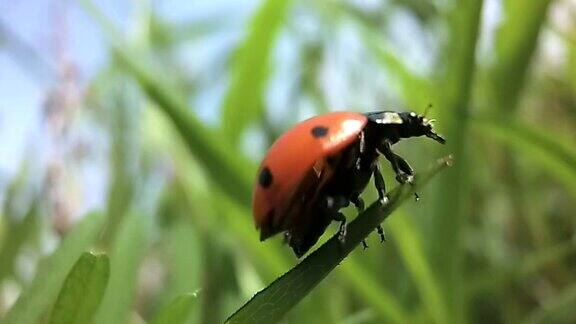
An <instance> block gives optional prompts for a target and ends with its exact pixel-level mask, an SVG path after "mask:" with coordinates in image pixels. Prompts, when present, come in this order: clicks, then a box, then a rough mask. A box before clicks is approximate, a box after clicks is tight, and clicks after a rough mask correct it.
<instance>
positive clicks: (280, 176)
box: [252, 112, 367, 240]
mask: <svg viewBox="0 0 576 324" xmlns="http://www.w3.org/2000/svg"><path fill="white" fill-rule="evenodd" d="M366 122H367V117H366V116H365V115H362V114H359V113H354V112H332V113H328V114H325V115H321V116H316V117H313V118H310V119H308V120H306V121H303V122H302V123H300V124H298V125H296V126H295V127H294V128H292V129H290V130H289V131H287V132H286V133H284V134H283V135H282V136H281V137H280V138H278V140H277V141H276V142H275V143H274V144H273V145H272V147H271V148H270V150H269V151H268V153H267V154H266V157H265V158H264V160H263V161H262V163H261V165H260V168H259V173H258V177H257V183H256V185H255V189H254V196H253V197H254V198H253V203H252V208H253V214H254V221H255V223H256V226H257V227H258V228H259V229H260V230H261V240H265V239H266V238H268V237H270V236H272V235H274V234H277V233H279V232H282V231H285V230H288V229H289V227H290V225H291V224H292V223H293V222H294V221H295V219H294V218H295V217H298V213H299V212H300V211H301V209H302V206H301V202H299V201H298V198H299V197H300V196H301V195H302V194H303V192H305V191H306V190H309V189H312V190H313V189H314V188H310V187H311V186H312V187H313V186H319V182H322V181H325V180H326V179H328V178H329V176H330V172H331V171H333V170H330V169H329V168H327V167H326V163H325V159H326V158H327V157H329V156H331V155H333V154H336V153H338V152H340V151H341V150H342V149H344V148H345V147H347V146H348V145H350V144H351V143H352V142H354V141H356V140H357V139H358V135H359V134H360V132H361V131H362V129H363V128H364V126H365V125H366ZM310 177H312V178H316V179H309V178H310ZM315 180H316V181H315ZM311 181H312V182H311ZM313 183H314V185H313Z"/></svg>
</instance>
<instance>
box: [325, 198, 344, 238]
mask: <svg viewBox="0 0 576 324" xmlns="http://www.w3.org/2000/svg"><path fill="white" fill-rule="evenodd" d="M348 205H350V201H349V200H348V199H346V198H345V197H342V196H337V197H332V196H327V197H326V200H325V202H324V208H325V210H326V212H327V213H328V214H329V215H330V216H331V217H332V219H333V220H334V221H337V222H340V229H339V230H338V240H340V242H344V241H345V240H346V216H344V214H342V213H341V212H339V210H340V208H342V207H346V206H348Z"/></svg>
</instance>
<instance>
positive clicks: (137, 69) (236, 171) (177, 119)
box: [78, 0, 255, 205]
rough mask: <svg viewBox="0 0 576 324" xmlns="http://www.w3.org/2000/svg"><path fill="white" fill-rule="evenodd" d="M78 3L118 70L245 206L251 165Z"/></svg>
mask: <svg viewBox="0 0 576 324" xmlns="http://www.w3.org/2000/svg"><path fill="white" fill-rule="evenodd" d="M78 2H79V3H80V5H81V6H82V7H83V8H84V9H85V10H86V12H87V13H88V14H90V15H91V16H93V18H94V19H95V21H96V22H97V23H98V24H99V25H100V26H101V28H102V29H103V30H104V31H105V34H106V35H107V36H108V37H109V39H110V41H111V45H112V48H113V50H114V52H115V54H116V56H117V58H119V60H120V61H121V63H122V67H123V68H124V69H125V70H126V71H127V72H128V73H129V74H131V75H132V76H134V77H135V79H136V80H137V82H138V83H139V85H140V87H141V88H142V89H143V90H144V91H145V93H146V94H147V95H148V97H149V98H150V99H151V100H152V101H153V102H154V103H156V104H157V106H158V108H160V109H161V110H162V111H163V112H164V113H165V114H166V115H167V116H168V117H169V118H170V120H171V121H172V123H173V124H174V126H175V128H176V129H177V130H178V132H179V134H180V136H182V138H183V139H184V141H185V143H186V145H187V147H188V149H189V150H190V152H191V153H193V154H194V155H195V157H196V158H197V159H198V160H199V161H200V162H202V164H203V165H204V167H205V169H206V171H207V172H208V173H209V174H210V176H211V178H212V179H213V180H214V181H215V182H216V183H217V184H218V185H220V187H221V188H223V190H224V191H225V192H226V193H227V194H228V195H230V197H232V198H234V199H235V200H236V201H238V202H240V203H241V204H244V205H249V204H250V201H251V193H252V188H251V183H252V178H253V175H254V174H255V170H254V165H252V164H251V163H250V162H249V161H248V160H247V159H246V157H245V156H243V155H242V154H240V153H238V150H237V149H236V148H235V147H234V146H232V145H229V144H228V142H227V141H225V140H223V138H222V136H221V134H220V133H218V132H216V131H214V130H213V129H209V128H207V127H206V126H205V125H204V124H203V123H202V122H200V121H199V120H198V119H197V118H196V117H195V116H194V114H193V113H191V111H190V109H189V107H188V106H187V104H186V100H185V98H184V97H183V96H182V95H181V94H180V93H178V92H177V91H175V90H174V89H173V87H171V86H169V83H168V82H166V81H164V80H162V75H163V73H158V72H157V71H156V69H154V68H153V67H152V63H149V62H148V61H146V60H143V59H142V57H141V55H138V54H137V53H136V52H135V51H133V50H132V49H130V48H129V47H127V46H126V45H125V43H124V42H123V41H122V37H121V35H120V33H119V31H118V29H117V28H116V26H114V25H113V24H112V23H111V22H110V20H109V19H107V18H106V17H105V16H104V15H103V14H102V12H101V11H100V10H99V9H98V8H96V7H95V6H94V5H93V4H92V2H91V1H89V0H78Z"/></svg>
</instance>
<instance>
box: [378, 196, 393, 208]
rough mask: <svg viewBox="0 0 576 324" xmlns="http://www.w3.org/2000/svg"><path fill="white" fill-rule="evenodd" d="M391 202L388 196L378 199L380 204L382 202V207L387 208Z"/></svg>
mask: <svg viewBox="0 0 576 324" xmlns="http://www.w3.org/2000/svg"><path fill="white" fill-rule="evenodd" d="M389 201H390V199H388V196H384V197H382V198H380V199H378V202H380V205H382V206H386V205H387V204H388V202H389Z"/></svg>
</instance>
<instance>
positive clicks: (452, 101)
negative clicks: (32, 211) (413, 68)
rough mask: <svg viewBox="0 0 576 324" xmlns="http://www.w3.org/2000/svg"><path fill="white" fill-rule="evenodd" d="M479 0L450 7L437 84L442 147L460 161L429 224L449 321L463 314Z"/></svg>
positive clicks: (443, 183)
mask: <svg viewBox="0 0 576 324" xmlns="http://www.w3.org/2000/svg"><path fill="white" fill-rule="evenodd" d="M482 7H483V1H482V0H468V1H457V2H455V3H454V6H452V7H451V10H450V11H449V17H448V23H449V25H448V26H449V39H448V40H447V44H446V48H445V51H444V59H445V60H447V62H449V63H447V65H446V71H443V73H444V75H443V77H442V78H440V82H439V83H438V84H437V86H438V90H437V91H438V93H440V94H442V96H441V97H440V98H439V105H438V106H439V107H438V110H437V111H438V119H439V120H440V121H441V124H439V126H440V131H442V132H443V133H445V135H446V138H447V139H448V141H447V145H446V149H447V150H449V152H451V153H453V154H454V156H455V157H456V159H457V161H458V163H456V165H455V166H454V168H451V169H450V170H448V171H447V172H446V175H445V176H444V177H442V181H440V182H439V186H438V187H437V188H436V193H437V194H436V197H435V208H434V213H433V221H432V222H431V226H430V227H429V234H430V235H429V242H428V244H429V253H430V255H429V258H428V259H429V260H430V262H432V264H433V268H434V270H435V272H436V275H437V276H438V279H439V281H440V282H441V289H442V291H443V293H444V294H445V296H446V301H447V303H448V305H447V306H448V314H449V315H450V318H449V319H448V322H456V323H462V322H465V318H466V315H465V314H466V312H467V311H466V304H467V302H466V301H465V300H464V298H463V291H462V281H463V280H464V279H463V273H464V253H463V251H464V249H462V238H463V234H462V232H463V228H464V224H465V222H466V218H467V217H466V215H467V209H468V208H467V204H468V201H467V197H468V191H469V183H468V179H469V177H468V176H467V173H468V169H467V168H468V162H467V160H466V159H467V158H468V157H469V153H468V143H467V141H468V138H469V136H468V134H469V129H468V128H469V125H468V114H469V108H470V99H471V93H472V85H473V80H474V74H475V72H476V44H477V40H478V36H479V31H480V17H481V13H482Z"/></svg>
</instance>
